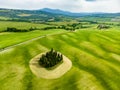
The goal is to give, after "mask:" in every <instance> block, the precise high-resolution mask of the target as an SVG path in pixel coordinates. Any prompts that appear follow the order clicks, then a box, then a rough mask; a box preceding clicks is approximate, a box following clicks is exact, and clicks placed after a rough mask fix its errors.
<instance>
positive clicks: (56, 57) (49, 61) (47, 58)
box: [39, 49, 63, 68]
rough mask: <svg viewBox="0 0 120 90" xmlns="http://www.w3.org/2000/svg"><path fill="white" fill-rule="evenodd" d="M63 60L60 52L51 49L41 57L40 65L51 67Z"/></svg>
mask: <svg viewBox="0 0 120 90" xmlns="http://www.w3.org/2000/svg"><path fill="white" fill-rule="evenodd" d="M62 60H63V56H62V54H59V53H58V52H56V51H55V50H53V49H51V51H49V52H47V53H46V54H43V55H42V56H41V58H40V59H39V65H41V66H43V67H45V68H50V67H53V66H55V65H56V64H58V63H60V62H61V61H62Z"/></svg>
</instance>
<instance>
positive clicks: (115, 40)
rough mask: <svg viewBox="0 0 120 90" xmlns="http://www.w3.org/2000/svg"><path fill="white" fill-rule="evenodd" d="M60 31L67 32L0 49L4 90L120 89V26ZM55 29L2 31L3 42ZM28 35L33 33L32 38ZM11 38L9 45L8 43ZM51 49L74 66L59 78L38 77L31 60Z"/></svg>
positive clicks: (2, 86) (1, 89)
mask: <svg viewBox="0 0 120 90" xmlns="http://www.w3.org/2000/svg"><path fill="white" fill-rule="evenodd" d="M58 31H59V32H60V33H61V32H66V33H61V34H56V35H50V36H46V37H43V38H38V39H36V40H33V41H31V42H28V43H25V44H22V45H18V46H15V47H12V48H9V49H6V50H3V51H1V52H0V77H2V78H0V90H73V89H74V90H119V89H120V86H119V83H120V77H119V76H120V56H119V55H120V47H119V46H120V42H119V41H120V37H119V36H120V31H119V27H115V28H110V29H107V30H97V29H94V27H93V28H87V29H81V30H77V31H76V32H67V31H64V30H63V31H61V30H58ZM38 32H41V34H39V33H38ZM53 32H54V34H55V33H58V32H57V31H52V30H50V31H49V30H48V31H33V32H26V33H8V32H7V33H3V34H2V33H1V35H0V39H1V40H0V41H2V43H1V42H0V43H1V44H0V45H2V46H1V48H3V47H7V46H10V45H14V44H17V43H20V42H24V41H26V40H29V39H32V38H35V37H37V36H39V35H41V36H42V35H46V34H49V33H51V34H53ZM28 33H29V34H28ZM32 33H33V34H32ZM20 34H21V35H20ZM27 34H28V35H30V37H29V38H28V35H27ZM7 36H8V37H11V38H12V37H16V36H18V37H17V38H16V40H14V41H15V42H14V41H13V42H11V41H12V39H9V38H8V39H7ZM23 36H24V37H23ZM22 37H23V38H22ZM4 38H6V39H4ZM20 40H22V41H20ZM8 41H10V44H9V45H7V44H6V42H7V43H8ZM51 48H54V49H55V50H56V51H59V52H61V53H62V54H64V55H65V56H67V57H68V58H69V59H70V60H71V61H72V65H73V66H72V69H71V70H70V71H68V72H67V73H66V74H65V75H64V76H62V77H60V78H58V79H53V80H47V79H43V78H37V77H36V76H35V75H34V74H33V73H32V72H31V70H30V68H29V61H30V60H31V59H32V58H33V57H35V56H36V55H38V54H40V53H43V52H45V51H48V50H50V49H51Z"/></svg>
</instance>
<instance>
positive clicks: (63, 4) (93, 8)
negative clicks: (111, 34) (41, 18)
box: [0, 0, 120, 12]
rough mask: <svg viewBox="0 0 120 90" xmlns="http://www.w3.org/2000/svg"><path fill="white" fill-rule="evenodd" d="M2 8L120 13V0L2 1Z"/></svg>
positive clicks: (0, 6) (0, 4) (0, 2)
mask: <svg viewBox="0 0 120 90" xmlns="http://www.w3.org/2000/svg"><path fill="white" fill-rule="evenodd" d="M0 8H11V9H29V10H31V9H41V8H53V9H62V10H65V11H71V12H120V0H0Z"/></svg>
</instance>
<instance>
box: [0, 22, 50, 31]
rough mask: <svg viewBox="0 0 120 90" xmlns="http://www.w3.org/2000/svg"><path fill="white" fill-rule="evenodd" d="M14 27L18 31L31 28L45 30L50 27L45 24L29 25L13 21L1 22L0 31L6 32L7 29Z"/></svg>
mask: <svg viewBox="0 0 120 90" xmlns="http://www.w3.org/2000/svg"><path fill="white" fill-rule="evenodd" d="M6 26H7V27H14V28H17V29H30V28H31V27H36V28H39V29H40V28H44V27H47V26H49V25H45V24H35V23H28V22H11V21H0V31H4V30H6V29H7V27H6Z"/></svg>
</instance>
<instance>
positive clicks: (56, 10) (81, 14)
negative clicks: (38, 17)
mask: <svg viewBox="0 0 120 90" xmlns="http://www.w3.org/2000/svg"><path fill="white" fill-rule="evenodd" d="M40 11H44V12H49V13H53V14H62V15H67V16H73V17H85V16H92V17H95V16H96V17H97V16H98V17H114V16H120V13H102V12H93V13H89V12H87V13H83V12H82V13H73V12H68V11H63V10H60V9H50V8H43V9H40Z"/></svg>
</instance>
